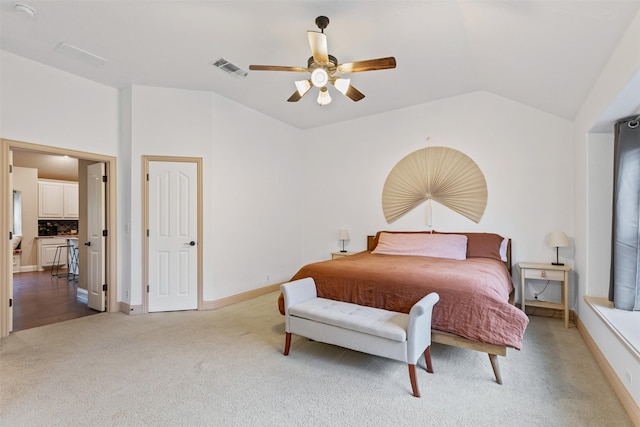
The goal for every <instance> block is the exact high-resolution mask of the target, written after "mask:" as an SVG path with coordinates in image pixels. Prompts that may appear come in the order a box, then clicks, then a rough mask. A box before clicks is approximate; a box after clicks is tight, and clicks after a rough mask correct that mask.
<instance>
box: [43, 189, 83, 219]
mask: <svg viewBox="0 0 640 427" xmlns="http://www.w3.org/2000/svg"><path fill="white" fill-rule="evenodd" d="M78 208H79V203H78V183H77V182H66V181H49V180H40V181H38V218H40V219H77V218H78V213H79V209H78Z"/></svg>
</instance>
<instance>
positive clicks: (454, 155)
mask: <svg viewBox="0 0 640 427" xmlns="http://www.w3.org/2000/svg"><path fill="white" fill-rule="evenodd" d="M427 200H434V201H436V202H438V203H440V204H441V205H443V206H445V207H447V208H449V209H451V210H453V211H455V212H457V213H459V214H460V215H463V216H464V217H466V218H469V219H470V220H472V221H473V222H475V223H478V222H480V219H481V218H482V215H483V214H484V210H485V208H486V207H487V181H486V180H485V178H484V174H483V173H482V171H481V170H480V168H479V167H478V165H477V164H476V163H475V162H474V161H473V160H472V159H471V158H470V157H469V156H467V155H466V154H464V153H462V152H460V151H458V150H454V149H452V148H448V147H426V148H423V149H420V150H417V151H414V152H413V153H411V154H409V155H407V156H406V157H404V158H403V159H402V160H400V161H399V162H398V163H397V164H396V165H395V166H394V167H393V169H391V172H390V173H389V176H387V180H386V181H385V183H384V189H383V191H382V209H383V211H384V216H385V218H386V220H387V223H389V224H391V223H392V222H394V221H395V220H397V219H398V218H400V217H402V216H403V215H404V214H406V213H407V212H409V211H410V210H412V209H413V208H415V207H417V206H418V205H420V204H421V203H422V202H424V201H427Z"/></svg>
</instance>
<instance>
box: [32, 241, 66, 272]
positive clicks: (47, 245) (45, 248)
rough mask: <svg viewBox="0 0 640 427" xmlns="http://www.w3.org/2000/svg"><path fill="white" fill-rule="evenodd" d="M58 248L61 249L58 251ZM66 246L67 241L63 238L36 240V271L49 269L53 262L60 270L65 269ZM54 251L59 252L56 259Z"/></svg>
mask: <svg viewBox="0 0 640 427" xmlns="http://www.w3.org/2000/svg"><path fill="white" fill-rule="evenodd" d="M58 246H63V247H61V248H59V249H58ZM66 246H67V239H65V238H56V237H51V238H42V237H40V238H38V269H39V270H44V269H45V268H51V267H53V266H54V261H56V262H55V264H56V265H59V266H60V268H66V266H67V259H68V251H67V247H66ZM56 251H59V254H58V257H56Z"/></svg>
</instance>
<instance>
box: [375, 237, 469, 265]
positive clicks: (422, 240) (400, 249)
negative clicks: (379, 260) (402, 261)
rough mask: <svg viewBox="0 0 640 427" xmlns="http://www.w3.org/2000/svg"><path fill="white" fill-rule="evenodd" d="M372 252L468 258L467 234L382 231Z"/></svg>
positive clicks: (457, 258) (458, 258) (456, 258)
mask: <svg viewBox="0 0 640 427" xmlns="http://www.w3.org/2000/svg"><path fill="white" fill-rule="evenodd" d="M372 253H374V254H384V255H419V256H428V257H433V258H448V259H455V260H462V259H467V236H465V235H462V234H428V233H386V232H382V233H380V235H379V237H378V244H377V245H376V247H375V249H374V250H373V251H372Z"/></svg>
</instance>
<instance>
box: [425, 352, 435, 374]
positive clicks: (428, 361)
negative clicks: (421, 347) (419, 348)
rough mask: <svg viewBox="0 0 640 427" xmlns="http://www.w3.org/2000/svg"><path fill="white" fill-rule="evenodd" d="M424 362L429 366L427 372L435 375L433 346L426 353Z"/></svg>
mask: <svg viewBox="0 0 640 427" xmlns="http://www.w3.org/2000/svg"><path fill="white" fill-rule="evenodd" d="M424 361H425V363H426V364H427V372H429V373H430V374H433V365H432V364H431V346H429V347H427V348H426V350H425V351H424Z"/></svg>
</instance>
